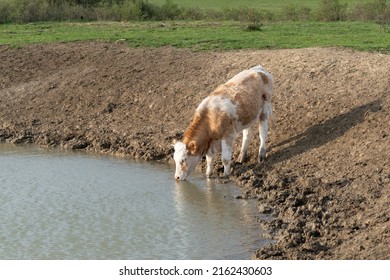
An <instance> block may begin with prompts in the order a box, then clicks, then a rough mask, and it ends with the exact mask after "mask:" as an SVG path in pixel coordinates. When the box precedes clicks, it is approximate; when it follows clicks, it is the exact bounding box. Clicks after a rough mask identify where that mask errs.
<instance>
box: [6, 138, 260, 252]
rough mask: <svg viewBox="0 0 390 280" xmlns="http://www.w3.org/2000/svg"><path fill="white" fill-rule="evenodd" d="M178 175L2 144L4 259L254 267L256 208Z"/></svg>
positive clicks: (229, 187)
mask: <svg viewBox="0 0 390 280" xmlns="http://www.w3.org/2000/svg"><path fill="white" fill-rule="evenodd" d="M173 168H174V167H173V166H170V165H165V164H156V163H155V164H151V163H145V162H143V163H137V162H134V161H130V160H121V159H117V158H111V157H102V156H94V155H90V154H86V153H74V152H64V151H59V150H47V149H42V148H38V147H35V146H15V145H11V144H4V143H0V259H248V258H250V257H251V254H252V253H253V251H254V250H256V249H257V248H259V247H260V246H261V245H262V244H263V243H264V242H265V241H264V240H260V239H259V228H258V225H257V223H256V219H257V217H256V211H255V205H254V202H252V201H246V200H237V199H234V196H236V195H237V194H239V190H238V189H237V187H235V186H234V185H233V184H230V183H229V184H218V183H216V182H215V181H207V180H206V179H205V178H204V176H203V174H195V175H194V176H192V177H190V178H189V180H190V182H181V183H178V182H175V180H174V179H173V172H174V170H173Z"/></svg>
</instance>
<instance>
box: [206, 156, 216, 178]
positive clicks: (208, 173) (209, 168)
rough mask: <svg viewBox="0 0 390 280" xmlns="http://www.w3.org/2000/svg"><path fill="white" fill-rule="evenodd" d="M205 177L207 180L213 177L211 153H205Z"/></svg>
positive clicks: (212, 157)
mask: <svg viewBox="0 0 390 280" xmlns="http://www.w3.org/2000/svg"><path fill="white" fill-rule="evenodd" d="M206 163H207V167H206V176H207V178H210V177H211V176H212V175H213V169H214V154H213V153H210V152H209V153H207V154H206Z"/></svg>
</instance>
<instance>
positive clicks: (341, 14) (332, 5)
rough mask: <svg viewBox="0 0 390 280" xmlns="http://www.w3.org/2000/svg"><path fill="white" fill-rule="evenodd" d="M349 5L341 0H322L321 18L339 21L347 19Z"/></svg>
mask: <svg viewBox="0 0 390 280" xmlns="http://www.w3.org/2000/svg"><path fill="white" fill-rule="evenodd" d="M346 10H347V5H346V4H341V3H340V1H339V0H321V5H320V8H319V11H318V13H319V19H320V20H322V21H338V20H344V19H346Z"/></svg>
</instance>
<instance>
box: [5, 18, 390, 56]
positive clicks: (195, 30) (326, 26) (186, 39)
mask: <svg viewBox="0 0 390 280" xmlns="http://www.w3.org/2000/svg"><path fill="white" fill-rule="evenodd" d="M86 40H104V41H117V40H120V41H122V42H125V43H126V44H128V45H130V46H132V47H161V46H174V47H179V48H190V49H193V50H211V49H219V50H231V49H264V48H272V49H281V48H306V47H328V46H336V47H348V48H353V49H357V50H362V51H380V52H389V51H390V32H389V31H388V30H385V29H383V27H381V26H380V25H378V24H375V23H371V22H327V23H325V22H278V23H267V24H265V25H264V26H262V27H261V30H260V31H251V32H250V31H244V30H243V28H242V26H241V25H240V23H239V22H206V21H176V22H175V21H167V22H156V21H151V22H91V23H77V22H76V23H75V22H73V23H72V22H44V23H30V24H3V25H0V44H1V45H4V44H8V45H12V46H16V47H17V46H21V45H23V44H31V43H52V42H70V41H86Z"/></svg>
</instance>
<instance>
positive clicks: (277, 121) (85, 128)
mask: <svg viewBox="0 0 390 280" xmlns="http://www.w3.org/2000/svg"><path fill="white" fill-rule="evenodd" d="M257 64H262V65H263V66H264V67H265V68H266V69H268V70H269V71H270V72H271V73H272V75H273V76H274V79H275V82H276V83H275V91H274V96H273V106H274V115H273V121H272V125H271V128H270V135H269V142H268V159H267V161H266V163H265V164H257V163H256V161H255V158H256V156H255V155H256V151H257V147H258V140H257V139H255V141H254V142H253V144H252V146H251V149H250V155H251V159H250V160H249V161H248V162H247V163H245V164H243V165H240V164H234V166H233V172H232V176H231V178H230V179H231V180H234V181H235V182H236V183H237V184H238V185H239V186H240V187H241V188H242V196H241V197H242V198H244V199H245V198H251V199H256V200H257V203H258V209H259V213H261V214H271V215H272V216H273V219H272V220H270V221H267V222H265V221H259V228H262V229H266V231H267V232H268V233H267V234H268V235H271V236H273V237H275V238H277V240H278V241H277V242H276V243H275V244H272V245H268V246H266V247H264V248H259V250H258V251H257V252H254V258H259V259H389V258H390V55H385V54H378V53H362V52H355V51H350V50H343V49H333V48H329V49H318V48H313V49H300V50H262V51H250V50H245V51H234V52H192V51H190V50H183V49H175V48H170V47H166V48H159V49H131V48H128V47H127V46H126V45H124V44H120V43H118V44H116V43H101V42H93V43H68V44H48V45H29V46H23V47H21V48H12V47H10V46H0V140H1V141H8V142H12V143H24V142H28V143H36V144H39V145H43V146H60V147H64V148H68V149H85V150H88V151H93V152H99V153H107V154H113V155H118V156H129V157H135V158H141V159H145V160H160V161H167V162H173V160H172V152H173V150H172V146H171V143H172V141H173V139H175V138H180V137H181V135H182V133H183V131H184V129H185V128H186V126H187V125H188V124H189V122H190V120H191V117H192V114H193V112H194V109H195V107H196V106H197V104H198V103H199V102H200V101H201V100H202V99H203V98H204V97H205V96H207V95H208V93H210V92H211V91H212V90H213V89H214V88H215V87H216V86H217V85H218V84H220V83H222V82H224V81H226V80H227V79H229V78H230V77H232V76H233V75H235V74H236V73H238V72H240V71H241V70H243V69H245V68H248V67H251V66H254V65H257ZM239 140H240V139H239ZM238 145H239V141H237V146H236V149H235V153H234V158H237V155H238ZM233 160H234V159H233ZM215 170H216V171H221V164H220V163H216V166H215ZM173 172H174V166H173V165H172V178H173ZM215 180H217V179H215ZM260 232H261V231H260V229H259V234H260Z"/></svg>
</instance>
